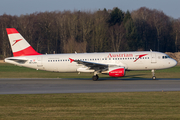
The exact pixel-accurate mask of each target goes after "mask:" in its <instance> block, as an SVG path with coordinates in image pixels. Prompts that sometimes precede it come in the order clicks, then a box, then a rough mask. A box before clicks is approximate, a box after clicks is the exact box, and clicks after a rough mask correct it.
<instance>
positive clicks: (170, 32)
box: [0, 7, 180, 58]
mask: <svg viewBox="0 0 180 120" xmlns="http://www.w3.org/2000/svg"><path fill="white" fill-rule="evenodd" d="M6 28H16V29H17V30H18V31H19V32H20V33H21V34H22V35H23V37H24V38H25V39H26V40H27V41H28V42H29V43H30V44H31V45H32V47H33V48H34V49H35V50H36V51H38V52H40V53H44V54H45V53H48V54H50V53H53V52H54V51H55V52H56V53H74V52H75V51H76V52H78V53H82V52H83V53H84V52H110V51H111V52H118V51H140V50H146V51H149V50H150V49H152V50H153V51H160V52H178V51H180V19H173V18H172V17H169V16H167V15H165V14H164V13H163V12H162V11H159V10H156V9H153V10H152V9H148V8H146V7H142V8H139V9H138V10H134V11H132V12H129V11H126V12H124V11H122V10H121V9H119V8H117V7H116V8H114V9H112V10H106V9H104V10H98V11H95V12H92V11H73V12H71V11H63V12H61V11H53V12H36V13H33V14H27V15H21V16H12V15H7V14H3V15H1V16H0V55H1V58H5V57H8V56H12V52H11V47H10V45H9V40H8V37H7V33H6Z"/></svg>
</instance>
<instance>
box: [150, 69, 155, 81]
mask: <svg viewBox="0 0 180 120" xmlns="http://www.w3.org/2000/svg"><path fill="white" fill-rule="evenodd" d="M151 72H152V79H153V80H155V79H156V76H155V72H154V70H151Z"/></svg>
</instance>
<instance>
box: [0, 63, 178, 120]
mask: <svg viewBox="0 0 180 120" xmlns="http://www.w3.org/2000/svg"><path fill="white" fill-rule="evenodd" d="M179 73H180V66H176V67H174V68H170V69H165V70H157V71H156V76H157V77H158V78H179ZM91 76H92V74H87V73H85V74H80V75H78V74H77V73H54V72H47V71H36V70H34V69H30V68H24V67H18V66H14V65H10V64H4V63H1V64H0V77H1V78H14V77H15V78H57V77H62V78H91ZM100 77H108V76H107V75H100ZM126 77H127V78H151V73H150V71H127V74H126ZM179 98H180V92H122V93H78V94H29V95H22V94H21V95H0V120H9V119H18V120H22V119H23V120H24V119H27V120H32V119H33V120H34V119H37V120H41V119H43V120H44V119H45V120H48V119H66V120H72V119H76V120H81V119H84V120H92V119H93V120H109V119H111V120H117V119H120V120H139V119H143V120H144V119H147V120H154V119H158V120H173V119H180V114H179V111H180V99H179Z"/></svg>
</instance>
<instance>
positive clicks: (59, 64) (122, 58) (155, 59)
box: [5, 51, 177, 72]
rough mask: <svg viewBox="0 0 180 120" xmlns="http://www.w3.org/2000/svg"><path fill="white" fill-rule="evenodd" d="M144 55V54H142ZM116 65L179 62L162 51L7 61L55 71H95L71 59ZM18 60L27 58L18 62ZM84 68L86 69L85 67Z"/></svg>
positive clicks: (129, 67) (136, 66) (148, 66)
mask: <svg viewBox="0 0 180 120" xmlns="http://www.w3.org/2000/svg"><path fill="white" fill-rule="evenodd" d="M140 55H143V56H140ZM69 58H71V59H75V60H81V61H88V62H92V63H100V64H106V65H109V66H111V65H116V66H122V67H125V69H126V70H155V69H165V68H170V67H173V66H175V65H176V64H177V62H176V61H175V60H174V59H172V58H169V57H168V56H167V55H166V54H164V53H161V52H152V51H141V52H107V53H78V54H76V53H74V54H47V55H34V56H20V57H9V58H6V59H5V62H7V63H11V64H15V65H19V66H24V67H29V68H34V69H37V70H46V71H55V72H94V71H93V70H86V68H87V67H86V66H84V65H82V64H77V63H76V62H70V59H69ZM17 60H26V61H25V62H17ZM83 68H84V69H83Z"/></svg>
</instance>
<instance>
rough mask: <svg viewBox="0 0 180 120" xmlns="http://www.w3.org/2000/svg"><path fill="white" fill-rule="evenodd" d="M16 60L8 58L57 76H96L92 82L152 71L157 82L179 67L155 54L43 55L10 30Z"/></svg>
mask: <svg viewBox="0 0 180 120" xmlns="http://www.w3.org/2000/svg"><path fill="white" fill-rule="evenodd" d="M6 31H7V34H8V38H9V41H10V45H11V49H12V52H13V56H14V57H8V58H5V62H7V63H10V64H15V65H18V66H24V67H28V68H33V69H37V70H45V71H54V72H78V73H80V72H89V73H94V75H93V77H92V80H94V81H97V80H98V79H99V76H98V74H107V75H109V76H111V77H124V76H125V73H126V71H131V70H151V72H152V79H153V80H155V79H156V77H155V70H158V69H166V68H171V67H174V66H176V64H177V62H176V60H174V59H172V58H170V57H169V56H168V55H166V54H165V53H161V52H155V51H152V50H150V51H133V52H104V53H102V52H101V53H76V52H75V53H69V54H40V53H38V52H36V51H35V50H34V49H33V48H32V46H31V45H30V44H29V43H28V42H27V41H26V40H25V39H24V38H23V36H22V35H21V34H20V33H19V32H18V31H17V30H16V29H15V28H6Z"/></svg>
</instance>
